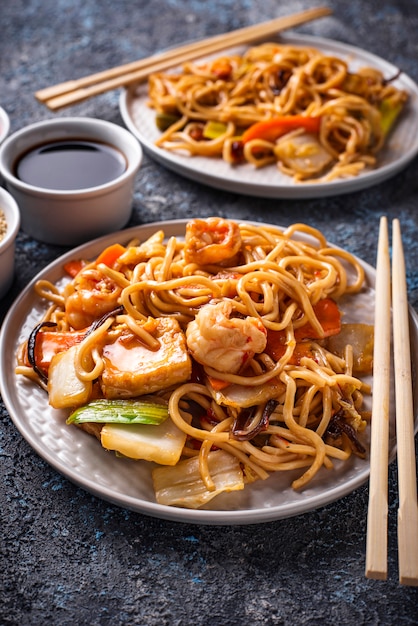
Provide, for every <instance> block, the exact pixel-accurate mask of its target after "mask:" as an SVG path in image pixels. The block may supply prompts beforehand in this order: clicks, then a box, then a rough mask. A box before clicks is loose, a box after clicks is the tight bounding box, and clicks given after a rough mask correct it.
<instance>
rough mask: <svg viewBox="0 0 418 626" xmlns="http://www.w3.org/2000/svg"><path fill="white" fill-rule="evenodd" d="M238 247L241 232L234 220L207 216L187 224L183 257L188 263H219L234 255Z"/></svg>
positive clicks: (239, 245)
mask: <svg viewBox="0 0 418 626" xmlns="http://www.w3.org/2000/svg"><path fill="white" fill-rule="evenodd" d="M240 247H241V234H240V230H239V226H238V224H236V223H235V222H231V221H229V220H224V219H222V218H220V217H209V218H208V219H206V220H199V219H195V220H191V221H190V222H188V224H187V227H186V238H185V247H184V257H185V259H186V261H187V262H188V263H197V264H198V265H210V264H212V263H220V262H221V261H225V260H226V259H231V258H232V257H233V256H235V255H236V254H237V253H238V252H239V249H240Z"/></svg>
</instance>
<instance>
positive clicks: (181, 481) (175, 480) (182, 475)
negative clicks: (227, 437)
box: [152, 450, 244, 509]
mask: <svg viewBox="0 0 418 626" xmlns="http://www.w3.org/2000/svg"><path fill="white" fill-rule="evenodd" d="M208 467H209V472H210V475H211V478H212V480H213V483H214V485H215V489H214V490H213V491H209V490H208V489H207V488H206V486H205V484H204V482H203V480H202V478H201V476H200V471H199V459H198V457H197V456H196V457H192V458H190V459H186V460H184V461H180V462H179V463H177V465H176V466H175V467H157V468H156V469H154V470H153V472H152V480H153V483H154V490H155V497H156V499H157V502H158V503H159V504H165V505H168V506H179V507H183V508H187V509H198V508H200V507H201V506H203V505H204V504H206V503H207V502H209V501H210V500H212V498H215V497H216V496H217V495H219V494H220V493H222V492H224V491H225V492H229V491H239V490H241V489H244V475H243V472H242V470H241V466H240V462H239V461H238V459H237V458H236V457H234V456H232V455H231V454H228V452H225V451H224V450H214V451H212V452H210V453H209V455H208Z"/></svg>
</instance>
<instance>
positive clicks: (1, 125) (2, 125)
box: [0, 107, 10, 143]
mask: <svg viewBox="0 0 418 626" xmlns="http://www.w3.org/2000/svg"><path fill="white" fill-rule="evenodd" d="M9 130H10V119H9V116H8V115H7V113H6V111H5V110H4V109H2V107H0V143H1V142H2V141H3V140H4V139H6V137H7V135H8V134H9Z"/></svg>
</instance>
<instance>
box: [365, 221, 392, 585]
mask: <svg viewBox="0 0 418 626" xmlns="http://www.w3.org/2000/svg"><path fill="white" fill-rule="evenodd" d="M375 290H376V300H375V328H374V354H373V403H372V416H373V417H372V422H371V424H372V426H371V442H370V482H369V507H368V513H367V545H366V571H365V575H366V577H367V578H376V579H380V580H385V579H386V577H387V519H388V486H387V485H388V447H389V394H390V321H391V320H390V300H391V290H390V256H389V239H388V224H387V218H386V217H385V216H383V217H381V219H380V229H379V242H378V249H377V261H376V287H375Z"/></svg>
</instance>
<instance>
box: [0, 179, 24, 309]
mask: <svg viewBox="0 0 418 626" xmlns="http://www.w3.org/2000/svg"><path fill="white" fill-rule="evenodd" d="M19 227H20V211H19V207H18V206H17V203H16V201H15V199H14V198H13V197H12V196H11V195H10V193H9V192H8V191H6V190H5V189H3V188H2V187H0V299H1V298H2V297H3V296H4V295H5V294H6V293H7V291H8V290H9V289H10V287H11V284H12V282H13V276H14V271H15V240H16V235H17V233H18V230H19Z"/></svg>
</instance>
